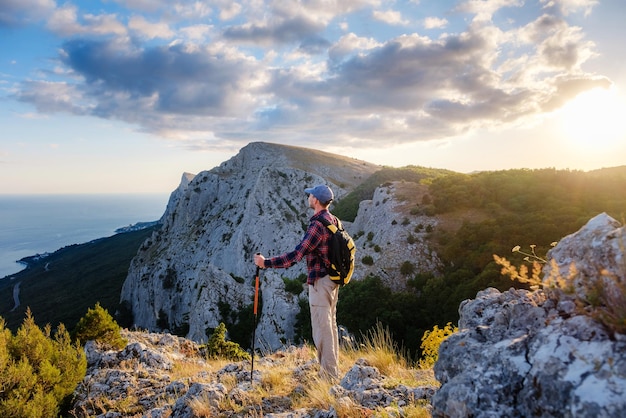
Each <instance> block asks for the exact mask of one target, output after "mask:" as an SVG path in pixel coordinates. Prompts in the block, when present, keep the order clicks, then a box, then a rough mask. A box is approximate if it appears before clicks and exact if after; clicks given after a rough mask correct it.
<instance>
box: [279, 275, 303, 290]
mask: <svg viewBox="0 0 626 418" xmlns="http://www.w3.org/2000/svg"><path fill="white" fill-rule="evenodd" d="M305 279H306V276H305ZM283 283H285V290H286V291H287V292H289V293H293V294H294V295H299V294H300V293H302V290H303V289H304V287H303V286H302V284H303V280H302V279H301V278H300V277H298V278H295V279H290V278H289V277H283Z"/></svg>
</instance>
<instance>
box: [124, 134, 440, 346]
mask: <svg viewBox="0 0 626 418" xmlns="http://www.w3.org/2000/svg"><path fill="white" fill-rule="evenodd" d="M379 169H380V167H379V166H377V165H374V164H370V163H367V162H365V161H359V160H356V159H352V158H347V157H343V156H338V155H334V154H330V153H326V152H323V151H315V150H311V149H306V148H298V147H292V146H283V145H276V144H268V143H251V144H249V145H247V146H246V147H244V148H242V149H241V151H240V152H239V154H237V155H236V156H234V157H233V158H231V159H230V160H228V161H226V162H224V163H223V164H221V165H220V166H218V167H216V168H214V169H212V170H209V171H204V172H201V173H199V174H197V175H196V176H194V177H193V178H192V177H191V176H190V175H188V174H185V175H184V176H183V179H182V181H181V184H180V186H179V187H178V188H177V189H176V190H175V191H174V192H173V193H172V195H171V198H170V202H169V203H168V206H167V209H166V212H165V214H164V215H163V217H162V219H161V221H162V227H161V228H160V229H159V230H158V231H156V232H155V233H154V234H153V236H152V237H151V238H150V239H148V240H147V241H146V242H144V244H143V245H142V246H141V248H140V249H139V252H138V253H137V256H136V257H135V258H134V259H133V260H132V262H131V265H130V269H129V273H128V277H127V278H126V281H125V282H124V285H123V288H122V292H121V302H122V304H124V305H126V306H128V308H129V309H130V310H131V312H132V315H133V318H134V325H136V326H138V327H141V328H145V329H150V330H158V329H169V330H175V331H176V332H177V333H180V334H183V335H186V336H187V337H188V338H191V339H193V340H195V341H199V342H201V341H206V339H207V337H208V335H210V334H211V332H212V330H213V329H214V328H215V327H216V326H217V325H219V323H220V322H222V321H225V320H226V322H228V318H231V322H243V321H244V320H245V319H244V318H243V316H245V315H243V316H240V317H237V313H241V312H246V309H247V308H249V305H250V304H251V302H252V299H253V287H252V286H251V282H252V278H253V275H254V269H255V268H254V265H253V263H252V258H253V255H254V253H256V252H261V253H263V254H265V255H269V256H273V255H278V254H280V253H282V252H285V251H291V250H292V249H293V248H294V247H295V246H296V244H297V243H298V242H299V241H300V239H301V238H302V235H303V233H304V231H305V230H306V227H307V225H308V218H309V217H310V216H311V215H312V212H311V211H310V210H309V209H308V208H307V201H306V196H305V194H304V189H305V188H306V187H309V186H313V185H315V184H320V183H324V184H328V185H329V186H330V187H331V188H332V189H333V191H334V192H335V195H336V200H337V201H341V199H342V197H344V196H346V195H347V194H348V193H349V192H351V191H352V190H354V189H355V187H356V186H358V185H359V184H361V183H362V182H363V181H364V180H365V179H367V178H369V177H370V175H371V174H373V173H374V172H376V171H378V170H379ZM390 187H393V186H391V185H389V186H387V187H385V188H382V189H380V190H377V191H376V194H375V196H374V199H373V200H371V201H365V202H363V203H361V206H360V207H359V214H358V215H357V217H356V219H355V222H354V223H353V224H349V223H348V224H347V225H346V226H347V229H348V230H349V231H350V232H351V233H352V234H353V235H355V236H357V244H358V243H359V242H360V243H361V244H362V245H361V246H360V247H361V248H363V246H364V245H365V244H366V242H368V237H366V236H358V230H359V229H363V230H368V231H370V232H372V230H373V233H374V234H377V235H378V236H379V238H380V239H382V240H383V241H385V242H389V243H391V242H393V241H395V240H396V239H397V238H398V236H397V235H395V234H394V231H393V228H389V225H390V222H387V221H382V220H383V219H387V218H388V217H390V216H392V217H393V216H394V214H395V211H394V206H393V205H394V204H395V203H394V202H395V201H394V200H392V199H389V196H388V194H389V193H390ZM331 211H332V207H331ZM399 221H402V219H399ZM372 222H374V223H375V224H376V225H377V226H376V227H374V228H370V226H371V225H369V224H370V223H372ZM369 241H371V237H370V238H369ZM402 247H404V250H406V251H399V252H398V253H397V256H398V257H404V258H410V257H411V258H413V257H414V256H417V255H418V253H419V255H421V254H423V253H428V255H429V257H428V259H427V260H428V261H427V263H429V264H432V265H433V266H435V265H437V263H438V260H437V259H436V256H435V255H434V254H430V253H429V251H428V249H426V248H425V247H420V248H419V249H416V248H408V247H407V246H406V245H405V246H402ZM414 247H417V245H416V246H414ZM364 253H371V254H372V256H373V257H376V253H375V252H374V250H373V249H372V250H371V251H362V253H361V254H359V257H361V256H362V255H364ZM409 253H416V254H415V255H414V256H413V257H412V256H411V255H410V254H409ZM391 262H393V263H394V265H397V261H396V260H391ZM384 267H385V265H384V263H380V264H379V265H378V267H377V268H378V269H379V270H382V269H384ZM305 268H306V266H305V263H304V261H302V262H301V263H299V264H298V265H296V266H294V267H292V268H290V269H285V270H267V271H263V273H262V285H261V295H262V314H261V315H260V317H259V325H258V328H257V331H256V335H257V336H258V340H259V341H258V342H259V346H265V347H268V348H271V349H275V348H278V347H280V346H281V345H282V344H284V342H285V341H287V340H293V338H294V325H295V318H296V316H297V315H298V313H299V311H300V307H299V304H298V295H296V294H294V292H290V291H287V290H286V285H285V280H287V281H294V280H301V281H303V280H302V279H301V277H302V275H303V274H304V273H305ZM371 270H372V268H370V267H366V268H362V269H360V271H359V272H357V273H356V276H355V279H356V280H358V279H359V277H364V275H365V274H367V272H369V271H371ZM231 328H232V327H229V329H231Z"/></svg>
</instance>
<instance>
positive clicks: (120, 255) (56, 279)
mask: <svg viewBox="0 0 626 418" xmlns="http://www.w3.org/2000/svg"><path fill="white" fill-rule="evenodd" d="M155 228H157V227H150V228H146V229H143V230H140V231H133V232H126V233H122V234H116V235H113V236H112V237H109V238H102V239H99V240H95V241H92V242H88V243H86V244H80V245H71V246H67V247H64V248H61V249H59V250H58V251H56V252H54V253H52V254H50V255H49V256H47V257H45V258H43V259H41V260H39V261H35V260H33V261H32V262H31V266H30V267H28V268H27V269H25V270H23V271H21V272H19V273H17V274H14V275H13V277H15V279H13V280H0V316H2V317H3V318H4V319H5V320H6V326H7V328H9V329H11V330H16V329H17V328H18V326H19V325H20V323H21V322H22V320H23V318H24V315H25V312H26V309H27V308H28V307H30V309H31V311H32V313H33V316H34V317H35V318H37V319H39V318H45V321H46V323H50V324H53V325H56V324H59V323H63V324H66V325H67V326H68V328H69V329H72V328H73V327H74V326H75V325H76V324H77V323H78V320H79V319H80V318H81V316H82V315H84V313H85V312H86V311H87V309H88V308H89V307H92V306H94V305H95V304H96V302H99V303H100V305H101V306H102V307H103V308H104V309H106V310H108V311H109V312H116V311H118V310H119V311H121V312H125V313H126V315H127V316H130V313H129V312H128V308H125V307H123V306H120V305H119V299H120V292H121V290H122V284H123V283H124V280H125V279H126V275H127V273H128V267H129V265H130V260H131V259H132V258H133V257H134V256H135V255H136V254H137V250H138V249H139V247H140V245H141V244H142V242H143V241H145V240H146V239H147V238H148V237H149V236H150V235H152V232H153V231H154V230H155ZM16 283H20V293H19V299H20V306H19V307H18V308H17V309H15V310H12V309H13V307H14V301H13V285H15V284H16ZM117 319H118V322H119V323H120V324H122V323H123V322H124V321H122V319H124V320H126V321H127V322H129V321H128V320H127V318H117ZM39 325H40V326H44V325H45V323H39ZM124 325H126V326H130V325H132V323H131V324H124Z"/></svg>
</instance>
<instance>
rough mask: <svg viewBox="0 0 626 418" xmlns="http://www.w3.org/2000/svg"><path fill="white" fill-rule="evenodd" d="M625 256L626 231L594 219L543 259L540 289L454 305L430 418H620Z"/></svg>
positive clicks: (625, 386)
mask: <svg viewBox="0 0 626 418" xmlns="http://www.w3.org/2000/svg"><path fill="white" fill-rule="evenodd" d="M625 249H626V228H625V227H623V226H620V224H619V223H618V222H617V221H615V220H614V219H612V218H610V217H609V216H607V215H606V214H601V215H598V216H597V217H595V218H593V219H591V220H590V221H589V222H588V223H587V225H585V226H584V227H583V228H582V229H581V230H579V231H578V232H576V233H575V234H572V235H570V236H567V237H565V238H563V239H562V240H561V241H560V242H559V244H558V245H557V246H556V247H555V248H553V249H552V250H551V251H550V252H549V253H548V261H549V262H548V263H546V264H545V267H544V276H543V278H544V280H545V281H546V283H545V286H544V287H543V288H541V289H538V290H536V291H532V292H530V291H526V290H515V289H511V290H509V291H506V292H504V293H501V292H499V291H498V290H496V289H493V288H490V289H486V290H484V291H481V292H479V293H478V295H477V296H476V298H475V299H473V300H466V301H464V302H463V303H461V306H460V307H459V314H460V320H459V332H458V333H456V334H453V335H452V336H450V337H449V338H448V339H447V340H445V341H444V342H443V343H442V345H441V347H440V351H439V361H438V362H437V363H436V365H435V376H436V378H437V379H438V380H439V381H440V382H441V383H442V386H441V388H440V389H439V390H438V392H437V393H436V395H435V396H434V397H433V399H432V405H433V416H436V417H468V416H472V417H477V418H479V417H505V416H506V417H624V416H626V335H624V333H623V332H624V330H626V324H624V312H625V311H624V306H626V260H625V259H624V254H625ZM557 275H558V277H560V278H561V280H564V281H561V284H557V283H556V282H554V281H552V279H553V278H555V277H557ZM599 283H601V286H599V287H598V286H597V284H599ZM605 314H616V315H614V316H613V315H605Z"/></svg>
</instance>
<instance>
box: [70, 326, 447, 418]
mask: <svg viewBox="0 0 626 418" xmlns="http://www.w3.org/2000/svg"><path fill="white" fill-rule="evenodd" d="M123 336H124V337H125V338H126V339H127V340H128V344H127V346H126V347H125V348H124V349H122V350H119V351H117V350H105V349H102V348H101V347H98V345H97V344H96V343H94V342H89V343H87V345H86V348H85V349H86V352H87V358H88V363H89V366H88V371H87V376H86V377H85V379H84V381H83V382H82V383H81V384H80V385H79V387H78V388H77V390H76V392H75V400H74V408H73V411H72V414H73V415H74V416H77V417H106V418H114V417H151V418H157V417H213V416H221V417H236V416H237V417H239V416H241V417H243V416H264V417H337V416H343V417H345V416H373V415H374V414H376V413H378V414H382V416H403V415H404V416H406V415H405V414H404V413H403V411H407V410H411V411H420V412H419V414H421V415H422V416H429V415H430V414H429V412H428V408H429V406H428V405H429V400H430V398H431V397H432V395H433V394H434V393H435V391H436V386H435V384H434V383H436V382H434V380H433V379H432V370H431V371H430V373H429V372H428V371H420V370H415V371H414V372H415V373H418V374H419V373H424V377H425V378H424V379H423V380H424V382H428V383H425V384H424V385H421V386H407V385H405V384H402V383H400V380H398V379H395V378H391V377H389V376H384V375H383V374H381V373H380V371H379V370H378V369H377V368H375V367H373V366H371V365H370V364H369V363H368V361H367V360H366V359H364V358H360V359H357V360H356V361H355V362H354V364H353V365H352V366H351V367H350V368H349V369H347V372H346V373H345V374H344V375H343V377H342V379H341V380H340V381H339V382H334V384H333V383H328V382H324V381H321V380H319V378H317V370H318V368H317V364H316V361H315V360H313V357H314V353H313V352H312V350H311V349H310V348H308V347H307V346H303V347H295V346H292V347H289V348H288V349H286V350H284V351H278V352H274V353H272V354H271V355H267V356H263V357H261V358H258V359H257V360H256V361H255V369H254V374H253V379H252V381H251V380H250V377H251V376H250V373H251V364H250V362H249V361H243V362H237V363H229V362H226V361H224V360H206V359H205V358H204V356H203V354H202V350H201V347H200V346H198V345H197V344H195V343H194V342H192V341H190V340H187V339H184V338H179V337H175V336H172V335H170V334H157V333H146V332H134V331H128V330H124V331H123ZM342 369H344V368H343V367H342ZM412 380H413V381H415V379H412ZM377 411H378V412H377ZM354 414H357V415H354Z"/></svg>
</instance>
